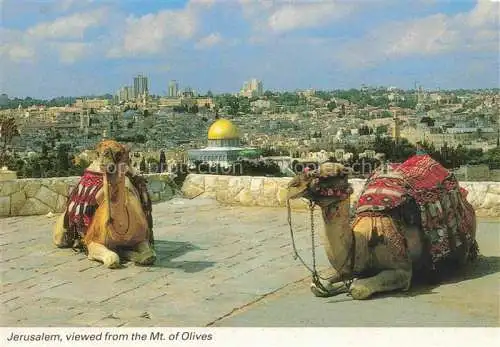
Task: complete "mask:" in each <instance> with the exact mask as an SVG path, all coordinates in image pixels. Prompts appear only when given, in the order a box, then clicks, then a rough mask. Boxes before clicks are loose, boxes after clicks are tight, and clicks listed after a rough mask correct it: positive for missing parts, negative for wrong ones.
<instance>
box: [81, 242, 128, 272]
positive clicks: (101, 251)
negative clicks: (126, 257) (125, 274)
mask: <svg viewBox="0 0 500 347" xmlns="http://www.w3.org/2000/svg"><path fill="white" fill-rule="evenodd" d="M87 249H88V251H89V254H88V258H89V259H90V260H97V261H100V262H102V263H103V264H104V266H106V267H107V268H110V269H116V268H119V267H120V257H119V256H118V254H116V253H115V252H113V251H111V250H109V249H108V248H106V246H103V245H101V244H99V243H96V242H91V243H89V245H88V246H87Z"/></svg>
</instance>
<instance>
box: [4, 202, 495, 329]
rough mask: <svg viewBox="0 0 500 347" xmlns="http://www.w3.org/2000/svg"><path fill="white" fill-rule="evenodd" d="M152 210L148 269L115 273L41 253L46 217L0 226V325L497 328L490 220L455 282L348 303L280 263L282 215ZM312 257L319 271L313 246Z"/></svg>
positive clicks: (196, 208) (303, 239)
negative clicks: (152, 252)
mask: <svg viewBox="0 0 500 347" xmlns="http://www.w3.org/2000/svg"><path fill="white" fill-rule="evenodd" d="M153 211H154V221H155V235H156V248H157V253H158V261H157V264H156V265H155V266H153V267H137V266H134V265H133V264H130V265H127V266H126V267H125V268H123V269H118V270H109V269H105V268H103V266H102V265H100V264H99V263H96V262H91V261H89V260H87V259H86V258H85V256H84V255H83V254H75V253H74V252H73V251H72V250H69V249H57V248H55V247H54V246H52V243H51V228H52V225H53V223H54V222H55V219H54V218H48V217H44V216H33V217H13V218H5V219H0V246H1V251H0V252H1V253H0V255H1V259H0V261H1V262H0V264H1V267H0V270H1V292H0V300H1V303H2V312H0V313H1V314H2V316H1V317H2V318H0V325H2V326H18V327H24V326H207V325H209V326H356V325H357V326H381V325H382V326H384V325H385V326H391V325H406V326H413V325H420V326H429V325H430V326H433V325H434V326H435V325H439V326H450V325H451V326H477V325H480V326H481V325H483V326H484V325H486V326H498V325H500V323H499V320H498V311H499V294H498V285H499V284H500V283H499V273H500V269H499V264H500V262H499V260H500V257H499V255H500V246H499V242H498V241H499V234H498V231H499V228H498V226H499V225H500V224H499V223H498V221H495V222H491V221H486V222H485V221H484V220H483V221H481V222H480V223H479V231H478V241H479V245H480V248H481V252H482V254H483V258H482V259H481V260H480V261H479V262H478V263H477V264H476V265H474V266H472V267H470V268H469V269H468V270H467V271H466V273H465V274H464V275H463V276H462V277H459V278H456V279H455V280H452V281H451V282H449V283H446V284H443V285H441V286H438V287H435V288H424V289H417V290H413V291H411V292H410V293H401V294H394V295H388V296H383V297H381V298H377V299H375V300H369V301H363V302H359V301H357V302H356V301H354V302H353V301H352V299H350V298H349V297H346V296H339V297H335V298H328V299H320V298H314V297H313V296H312V295H311V294H310V292H309V289H308V283H309V275H308V273H307V270H306V269H304V268H303V267H302V265H301V264H300V263H299V262H298V261H294V260H293V258H292V256H291V244H290V235H289V229H288V224H287V214H286V210H285V209H283V208H269V207H268V208H264V207H242V206H222V205H218V204H217V202H215V201H214V200H211V199H193V200H187V199H174V200H171V201H168V202H164V203H161V204H158V205H155V206H154V209H153ZM293 216H294V218H293V221H294V226H295V230H296V232H297V234H296V240H297V245H298V247H299V249H300V252H301V254H303V255H304V257H305V258H306V260H308V261H309V260H310V253H311V252H310V251H311V250H310V234H309V232H308V230H309V219H308V214H307V213H305V212H298V211H294V215H293ZM316 221H317V224H318V226H319V225H320V224H321V222H320V216H319V214H318V215H317V216H316ZM318 243H319V241H318ZM318 256H319V257H318V258H319V259H318V263H319V264H322V265H323V266H324V265H326V263H327V260H326V257H325V256H324V252H323V250H322V249H321V248H319V249H318ZM429 294H432V295H429Z"/></svg>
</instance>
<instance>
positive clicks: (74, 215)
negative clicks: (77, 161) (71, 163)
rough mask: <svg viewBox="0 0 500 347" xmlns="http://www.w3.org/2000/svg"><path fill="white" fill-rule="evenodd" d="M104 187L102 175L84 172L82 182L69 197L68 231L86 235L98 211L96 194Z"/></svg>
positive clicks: (66, 218) (66, 219)
mask: <svg viewBox="0 0 500 347" xmlns="http://www.w3.org/2000/svg"><path fill="white" fill-rule="evenodd" d="M102 186H103V174H102V173H100V172H95V171H90V170H85V171H84V173H83V176H82V177H81V178H80V181H79V182H78V184H77V185H76V187H75V188H74V189H73V190H72V191H71V193H70V195H69V197H68V202H67V206H66V216H65V225H64V226H65V228H66V229H68V230H77V231H78V232H80V233H81V234H84V233H85V231H86V230H87V228H88V227H89V225H90V223H92V218H93V217H94V214H95V211H96V210H97V206H98V205H97V200H96V194H97V192H99V190H100V189H101V188H102Z"/></svg>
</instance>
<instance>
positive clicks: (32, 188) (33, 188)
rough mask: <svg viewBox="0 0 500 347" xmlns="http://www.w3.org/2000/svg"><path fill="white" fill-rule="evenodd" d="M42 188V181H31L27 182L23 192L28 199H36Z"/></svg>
mask: <svg viewBox="0 0 500 347" xmlns="http://www.w3.org/2000/svg"><path fill="white" fill-rule="evenodd" d="M41 187H42V180H41V179H38V180H35V179H30V180H28V182H26V185H25V186H24V188H23V190H24V193H25V194H26V197H28V198H34V197H35V196H36V195H37V194H38V191H39V190H40V188H41Z"/></svg>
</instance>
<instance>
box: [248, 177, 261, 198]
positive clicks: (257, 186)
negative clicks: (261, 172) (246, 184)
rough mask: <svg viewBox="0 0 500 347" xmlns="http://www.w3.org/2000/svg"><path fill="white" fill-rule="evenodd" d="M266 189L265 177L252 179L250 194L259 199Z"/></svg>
mask: <svg viewBox="0 0 500 347" xmlns="http://www.w3.org/2000/svg"><path fill="white" fill-rule="evenodd" d="M263 187H264V177H252V180H251V182H250V193H251V194H252V195H253V196H254V197H255V198H257V197H258V196H259V195H261V194H262V190H263Z"/></svg>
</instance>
